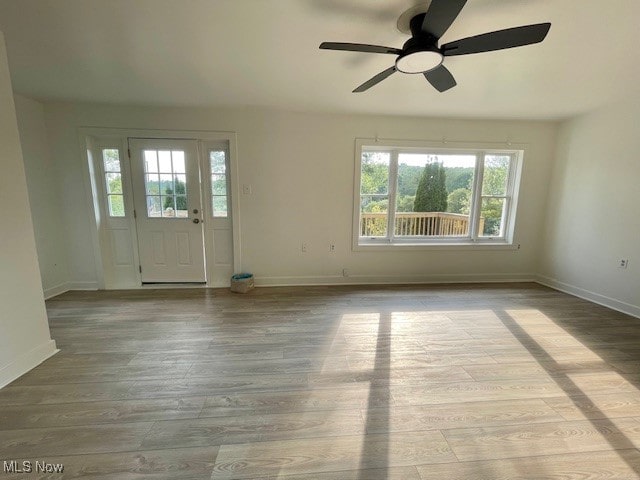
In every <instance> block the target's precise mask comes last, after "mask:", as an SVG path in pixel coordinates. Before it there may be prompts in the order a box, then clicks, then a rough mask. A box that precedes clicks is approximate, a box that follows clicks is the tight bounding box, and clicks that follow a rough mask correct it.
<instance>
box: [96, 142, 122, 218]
mask: <svg viewBox="0 0 640 480" xmlns="http://www.w3.org/2000/svg"><path fill="white" fill-rule="evenodd" d="M102 164H103V167H104V180H105V189H106V192H107V209H108V212H109V216H110V217H124V215H125V211H124V195H123V192H122V170H121V165H120V152H119V150H118V149H117V148H103V149H102Z"/></svg>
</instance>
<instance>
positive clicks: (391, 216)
mask: <svg viewBox="0 0 640 480" xmlns="http://www.w3.org/2000/svg"><path fill="white" fill-rule="evenodd" d="M397 190H398V150H392V151H391V162H390V163H389V197H388V198H389V200H388V206H387V240H388V241H389V243H393V241H394V240H395V233H396V232H395V230H396V229H395V225H396V193H397Z"/></svg>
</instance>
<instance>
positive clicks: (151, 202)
mask: <svg viewBox="0 0 640 480" xmlns="http://www.w3.org/2000/svg"><path fill="white" fill-rule="evenodd" d="M160 205H161V203H160V197H159V196H147V216H148V217H150V218H159V217H162V209H161V208H160Z"/></svg>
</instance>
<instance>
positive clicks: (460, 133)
mask: <svg viewBox="0 0 640 480" xmlns="http://www.w3.org/2000/svg"><path fill="white" fill-rule="evenodd" d="M45 114H46V123H47V128H48V132H49V140H50V144H51V148H52V158H53V159H54V161H55V162H56V164H57V166H58V168H59V169H61V171H64V175H62V176H61V181H62V184H61V186H60V192H61V201H62V206H63V210H64V220H63V221H64V224H65V230H66V232H67V239H66V243H67V247H68V255H69V272H70V280H71V282H72V283H75V284H76V285H80V286H82V285H84V286H86V287H89V286H91V285H94V286H96V285H97V283H96V282H97V278H96V271H95V266H94V261H93V258H94V257H93V255H94V252H93V249H92V244H91V240H90V238H91V237H90V234H89V232H90V228H91V224H90V215H89V212H88V205H87V197H86V194H85V192H84V190H83V186H82V185H83V178H82V175H83V169H82V164H81V162H82V160H81V155H80V148H79V141H78V131H77V128H78V127H80V126H94V127H121V128H145V129H146V128H148V129H166V130H213V131H235V132H237V134H238V152H239V155H238V156H239V171H240V183H241V184H250V185H251V186H252V192H253V193H252V194H251V195H242V197H241V198H240V213H241V222H240V223H241V225H240V228H241V235H242V257H243V265H242V267H243V269H244V270H248V271H251V272H253V273H254V274H255V275H256V277H257V281H258V283H262V284H278V283H294V284H299V283H314V282H317V283H331V282H343V281H345V279H343V278H342V269H343V268H347V269H349V271H350V274H351V277H350V278H349V279H346V281H351V282H362V283H364V282H373V281H439V280H441V281H446V280H460V281H464V280H473V279H477V280H500V279H505V280H507V279H524V278H533V277H534V275H535V272H536V267H537V265H536V260H537V258H538V254H539V247H540V240H541V230H542V226H543V220H544V217H545V212H544V206H545V199H546V194H547V185H548V179H549V175H550V170H551V165H552V159H553V155H554V148H555V132H556V128H557V125H556V124H555V123H550V122H547V123H545V122H517V121H504V122H498V121H480V120H478V121H471V120H435V119H424V118H408V117H384V116H379V117H376V116H357V115H329V114H304V113H293V112H283V111H271V110H261V109H241V108H238V109H196V108H182V109H180V108H166V109H163V108H133V107H117V106H102V105H89V104H65V103H50V104H46V105H45ZM376 135H378V136H379V137H381V138H389V139H410V140H440V139H442V138H443V137H446V138H447V139H448V140H450V141H456V140H457V141H477V142H505V141H506V140H510V141H512V142H514V143H527V144H529V146H528V148H527V155H526V158H525V164H524V172H523V185H522V189H521V195H520V203H519V208H518V220H517V225H516V232H515V241H516V242H517V243H521V245H522V248H521V249H520V250H507V251H504V250H503V251H468V250H467V251H446V252H444V251H435V250H429V251H413V252H353V251H352V250H351V229H352V227H351V225H352V222H351V218H352V206H353V170H354V139H355V138H356V137H365V138H373V137H375V136H376ZM303 241H304V242H306V243H307V245H308V251H307V253H302V252H301V251H300V245H301V243H302V242H303ZM329 242H335V244H336V252H335V253H332V254H331V253H329V251H328V245H329Z"/></svg>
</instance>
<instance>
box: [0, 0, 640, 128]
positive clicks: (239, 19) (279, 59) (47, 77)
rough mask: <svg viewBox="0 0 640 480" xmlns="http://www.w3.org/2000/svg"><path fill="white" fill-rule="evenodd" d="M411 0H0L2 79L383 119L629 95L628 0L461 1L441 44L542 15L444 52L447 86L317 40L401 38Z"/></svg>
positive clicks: (88, 94) (634, 87)
mask: <svg viewBox="0 0 640 480" xmlns="http://www.w3.org/2000/svg"><path fill="white" fill-rule="evenodd" d="M416 3H420V2H418V1H417V0H0V30H2V31H3V32H4V34H5V37H6V42H7V49H8V54H9V63H10V69H11V78H12V80H13V84H14V89H15V90H16V91H17V92H19V93H22V94H24V95H27V96H31V97H35V98H39V99H46V100H77V101H92V102H107V103H119V104H123V103H124V104H136V105H171V106H222V105H225V106H227V105H231V106H239V105H243V106H244V105H250V106H269V107H277V108H284V109H292V110H299V111H344V112H361V113H379V114H394V115H418V116H431V117H433V116H447V117H483V118H529V119H557V118H566V117H569V116H572V115H575V114H578V113H582V112H585V111H588V110H591V109H593V108H596V107H598V106H600V105H603V104H605V103H609V102H613V101H619V100H625V99H626V98H628V97H629V96H635V97H637V96H638V95H640V56H639V55H638V52H637V48H638V47H639V46H640V28H638V18H640V0H468V3H467V6H466V7H465V8H464V10H463V11H462V13H461V15H460V16H459V17H458V19H457V20H456V22H455V23H454V25H453V26H452V27H451V28H450V30H449V31H448V32H447V33H446V35H445V36H444V37H443V39H442V41H443V42H447V41H451V40H456V39H458V38H462V37H466V36H470V35H476V34H479V33H484V32H487V31H492V30H497V29H502V28H508V27H512V26H519V25H526V24H531V23H540V22H546V21H550V22H552V27H551V31H550V33H549V36H548V37H547V39H546V40H545V41H544V42H543V43H541V44H538V45H533V46H528V47H522V48H518V49H512V50H506V51H501V52H493V53H485V54H478V55H471V56H461V57H449V58H447V59H446V61H445V64H446V66H447V67H448V68H449V70H451V72H452V73H453V74H454V75H455V77H456V79H457V81H458V86H457V87H456V88H454V89H452V90H450V91H448V92H446V93H438V92H437V91H435V90H434V89H433V88H432V87H431V86H430V85H429V84H428V83H427V82H426V81H425V79H424V78H423V77H422V76H421V75H404V74H400V73H396V74H395V75H392V76H391V77H390V78H389V79H387V80H385V81H384V82H382V83H380V84H379V85H377V86H375V87H373V88H372V89H371V90H369V91H367V92H365V93H361V94H352V93H351V91H352V90H353V89H354V88H355V87H356V86H358V85H360V84H361V83H362V82H364V81H365V80H367V79H368V78H370V77H372V76H373V75H374V74H376V73H378V72H380V71H382V70H384V69H386V68H387V67H389V66H391V65H392V64H393V61H394V57H393V56H391V55H373V54H365V53H352V52H334V51H325V50H322V51H321V50H319V49H318V45H319V44H320V43H321V42H322V41H343V42H358V43H371V44H378V45H387V46H393V47H401V46H402V44H403V43H404V41H405V40H406V39H407V38H408V37H407V36H405V35H404V34H402V33H400V32H399V31H398V30H397V28H396V21H397V19H398V17H399V16H400V14H401V13H402V12H403V11H405V10H406V9H407V8H409V7H412V6H414V5H415V4H416Z"/></svg>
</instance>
